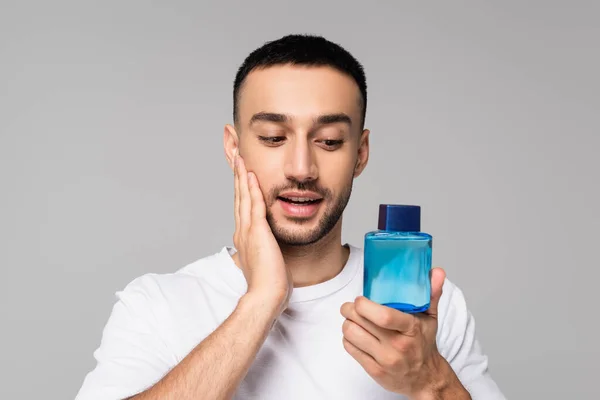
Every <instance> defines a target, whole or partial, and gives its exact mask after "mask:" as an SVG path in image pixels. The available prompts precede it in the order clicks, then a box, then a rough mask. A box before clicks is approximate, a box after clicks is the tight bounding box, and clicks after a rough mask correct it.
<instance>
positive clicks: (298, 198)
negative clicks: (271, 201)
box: [288, 197, 313, 203]
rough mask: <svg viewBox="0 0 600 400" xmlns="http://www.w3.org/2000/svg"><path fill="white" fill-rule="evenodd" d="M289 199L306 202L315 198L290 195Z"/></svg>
mask: <svg viewBox="0 0 600 400" xmlns="http://www.w3.org/2000/svg"><path fill="white" fill-rule="evenodd" d="M288 199H290V200H291V201H294V202H296V203H304V202H307V201H311V200H313V199H309V198H308V197H288Z"/></svg>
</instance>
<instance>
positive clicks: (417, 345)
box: [341, 268, 470, 399]
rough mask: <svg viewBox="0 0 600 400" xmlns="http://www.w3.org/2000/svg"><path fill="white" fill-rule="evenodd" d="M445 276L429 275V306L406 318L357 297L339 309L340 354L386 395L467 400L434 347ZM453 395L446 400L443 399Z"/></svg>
mask: <svg viewBox="0 0 600 400" xmlns="http://www.w3.org/2000/svg"><path fill="white" fill-rule="evenodd" d="M445 277H446V275H445V272H444V271H443V270H442V269H440V268H434V269H433V270H432V274H431V288H432V289H431V292H432V293H431V303H430V307H429V309H428V310H427V311H426V312H424V313H420V314H407V313H403V312H401V311H398V310H395V309H393V308H390V307H386V306H382V305H380V304H377V303H375V302H372V301H370V300H368V299H367V298H365V297H363V296H360V297H358V298H357V299H356V301H355V302H348V303H345V304H343V305H342V307H341V313H342V315H343V316H344V317H345V318H346V320H345V321H344V324H343V327H342V330H343V333H344V339H343V342H344V348H345V349H346V351H347V352H348V353H349V354H350V355H351V356H352V357H354V359H356V361H358V363H360V365H361V366H362V367H363V368H364V369H365V371H366V372H367V373H368V374H369V375H370V376H371V377H372V378H373V379H374V380H375V381H376V382H377V383H379V384H380V385H381V386H382V387H384V388H385V389H387V390H389V391H392V392H395V393H400V394H404V395H406V396H408V397H410V398H411V399H438V398H439V399H444V398H452V399H461V398H465V399H469V398H470V397H469V394H468V393H467V392H466V390H465V389H464V388H463V387H462V385H460V382H459V381H458V378H457V377H456V375H454V372H453V371H452V369H451V367H450V365H449V364H448V363H447V362H446V360H445V359H444V358H443V357H442V356H441V355H440V354H439V352H438V349H437V344H436V334H437V329H438V304H439V300H440V297H441V295H442V286H443V283H444V279H445ZM450 392H451V393H453V394H452V396H451V397H446V396H445V395H442V393H450Z"/></svg>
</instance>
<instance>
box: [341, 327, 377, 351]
mask: <svg viewBox="0 0 600 400" xmlns="http://www.w3.org/2000/svg"><path fill="white" fill-rule="evenodd" d="M342 333H343V334H344V337H345V338H346V339H347V340H348V341H349V342H350V343H352V344H353V345H354V346H356V347H357V348H358V349H360V350H361V351H363V352H365V353H367V354H368V355H370V356H371V357H373V358H374V359H375V360H377V355H378V353H379V352H380V351H379V349H380V348H381V343H380V342H379V340H378V339H377V338H376V337H375V336H373V335H371V333H369V332H367V331H366V330H365V329H364V328H363V327H361V326H360V325H358V324H356V323H354V322H353V321H351V320H349V319H347V320H345V321H344V323H343V324H342Z"/></svg>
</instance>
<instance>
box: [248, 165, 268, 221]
mask: <svg viewBox="0 0 600 400" xmlns="http://www.w3.org/2000/svg"><path fill="white" fill-rule="evenodd" d="M248 180H249V181H250V199H251V207H252V210H251V215H252V223H253V224H254V223H256V222H258V221H264V220H265V219H266V216H267V207H266V205H265V199H264V197H263V195H262V192H261V191H260V185H259V183H258V179H257V178H256V175H255V174H254V172H249V173H248Z"/></svg>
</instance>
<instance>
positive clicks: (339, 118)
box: [316, 113, 352, 126]
mask: <svg viewBox="0 0 600 400" xmlns="http://www.w3.org/2000/svg"><path fill="white" fill-rule="evenodd" d="M338 122H342V123H344V124H348V125H350V126H352V119H351V118H350V117H349V116H348V115H346V114H344V113H337V114H326V115H320V116H319V117H318V118H317V120H316V123H317V124H318V125H328V124H335V123H338Z"/></svg>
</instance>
